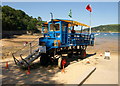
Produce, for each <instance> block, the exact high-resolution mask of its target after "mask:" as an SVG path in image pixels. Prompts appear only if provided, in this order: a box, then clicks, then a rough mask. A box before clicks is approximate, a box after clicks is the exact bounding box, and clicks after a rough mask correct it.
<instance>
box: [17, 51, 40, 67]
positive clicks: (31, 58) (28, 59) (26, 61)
mask: <svg viewBox="0 0 120 86" xmlns="http://www.w3.org/2000/svg"><path fill="white" fill-rule="evenodd" d="M38 57H40V52H39V49H37V50H35V51H34V53H33V54H31V55H28V56H27V57H26V58H25V59H22V60H21V61H20V63H19V65H20V66H24V67H27V66H29V65H30V64H31V63H32V62H33V61H35V60H36V59H37V58H38ZM21 64H22V65H21Z"/></svg>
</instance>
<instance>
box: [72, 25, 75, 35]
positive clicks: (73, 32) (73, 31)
mask: <svg viewBox="0 0 120 86" xmlns="http://www.w3.org/2000/svg"><path fill="white" fill-rule="evenodd" d="M71 33H72V35H71V37H74V34H75V30H74V26H73V28H72V30H71Z"/></svg>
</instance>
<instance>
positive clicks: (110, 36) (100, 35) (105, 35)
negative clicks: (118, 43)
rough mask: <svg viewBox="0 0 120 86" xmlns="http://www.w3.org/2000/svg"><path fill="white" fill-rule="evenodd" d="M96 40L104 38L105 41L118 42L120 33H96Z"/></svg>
mask: <svg viewBox="0 0 120 86" xmlns="http://www.w3.org/2000/svg"><path fill="white" fill-rule="evenodd" d="M94 34H95V38H104V39H111V40H113V39H114V40H118V38H119V37H120V33H94Z"/></svg>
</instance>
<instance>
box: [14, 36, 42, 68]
mask: <svg viewBox="0 0 120 86" xmlns="http://www.w3.org/2000/svg"><path fill="white" fill-rule="evenodd" d="M38 39H39V38H37V39H35V40H33V41H31V42H30V43H28V44H27V45H26V46H24V47H23V48H22V49H20V50H18V51H17V52H15V53H12V56H13V59H14V62H15V64H16V65H17V66H19V67H28V66H30V65H31V64H32V62H33V61H35V60H36V59H38V58H39V57H40V55H41V54H40V50H39V48H38ZM35 41H36V43H35ZM33 50H34V51H33ZM21 51H22V52H21ZM16 54H18V55H17V56H15V55H16Z"/></svg>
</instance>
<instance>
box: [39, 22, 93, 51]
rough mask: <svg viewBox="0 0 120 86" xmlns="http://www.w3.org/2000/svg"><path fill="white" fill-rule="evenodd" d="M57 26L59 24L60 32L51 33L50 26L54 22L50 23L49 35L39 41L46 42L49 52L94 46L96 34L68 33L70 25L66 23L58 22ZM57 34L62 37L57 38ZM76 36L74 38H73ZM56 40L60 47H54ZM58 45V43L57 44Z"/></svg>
mask: <svg viewBox="0 0 120 86" xmlns="http://www.w3.org/2000/svg"><path fill="white" fill-rule="evenodd" d="M54 23H55V24H59V27H60V30H59V31H50V24H52V22H51V21H50V22H48V33H44V37H42V38H40V39H39V43H40V42H44V43H45V45H44V46H46V47H47V50H50V49H52V48H61V47H69V46H78V45H86V46H88V45H94V34H86V33H75V34H72V33H68V23H67V22H64V21H57V22H54ZM62 24H64V26H65V27H64V29H65V31H62ZM42 30H44V27H43V28H42ZM57 34H59V35H60V37H57ZM71 35H74V37H71ZM55 40H60V42H61V45H60V46H54V44H55V43H54V42H55ZM56 45H58V42H56Z"/></svg>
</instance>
